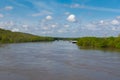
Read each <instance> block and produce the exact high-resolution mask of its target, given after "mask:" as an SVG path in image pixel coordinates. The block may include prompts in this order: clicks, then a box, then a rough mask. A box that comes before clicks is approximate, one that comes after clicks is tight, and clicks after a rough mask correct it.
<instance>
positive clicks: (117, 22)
mask: <svg viewBox="0 0 120 80" xmlns="http://www.w3.org/2000/svg"><path fill="white" fill-rule="evenodd" d="M111 24H112V25H119V24H120V22H119V21H118V20H112V21H111Z"/></svg>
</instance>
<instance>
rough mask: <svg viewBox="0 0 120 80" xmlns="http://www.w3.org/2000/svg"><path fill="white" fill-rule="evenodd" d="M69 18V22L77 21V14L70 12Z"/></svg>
mask: <svg viewBox="0 0 120 80" xmlns="http://www.w3.org/2000/svg"><path fill="white" fill-rule="evenodd" d="M67 20H68V21H69V22H75V21H76V19H75V15H74V14H70V15H69V16H68V17H67Z"/></svg>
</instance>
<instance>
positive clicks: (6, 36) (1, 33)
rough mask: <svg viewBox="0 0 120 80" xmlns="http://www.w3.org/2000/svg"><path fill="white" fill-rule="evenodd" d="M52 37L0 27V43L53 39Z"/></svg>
mask: <svg viewBox="0 0 120 80" xmlns="http://www.w3.org/2000/svg"><path fill="white" fill-rule="evenodd" d="M53 40H54V38H52V37H42V36H36V35H32V34H27V33H21V32H12V31H10V30H4V29H0V43H20V42H40V41H53Z"/></svg>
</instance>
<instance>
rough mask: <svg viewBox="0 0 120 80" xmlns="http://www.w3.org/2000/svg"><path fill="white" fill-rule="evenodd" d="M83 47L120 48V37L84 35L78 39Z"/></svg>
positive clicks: (78, 42)
mask: <svg viewBox="0 0 120 80" xmlns="http://www.w3.org/2000/svg"><path fill="white" fill-rule="evenodd" d="M77 45H78V46H80V47H81V48H115V49H120V37H119V36H118V37H82V38H79V39H78V41H77Z"/></svg>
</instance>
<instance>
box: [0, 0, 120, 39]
mask: <svg viewBox="0 0 120 80" xmlns="http://www.w3.org/2000/svg"><path fill="white" fill-rule="evenodd" d="M119 4H120V0H0V28H3V29H8V30H12V31H13V32H16V31H20V32H25V33H31V34H35V35H42V36H55V37H56V36H57V37H81V36H117V35H118V34H119V33H120V5H119Z"/></svg>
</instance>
